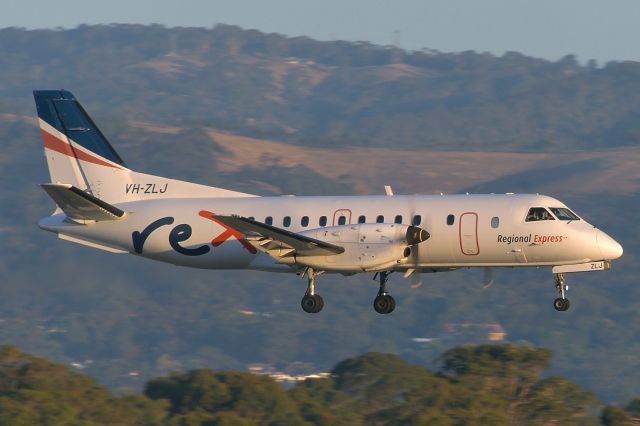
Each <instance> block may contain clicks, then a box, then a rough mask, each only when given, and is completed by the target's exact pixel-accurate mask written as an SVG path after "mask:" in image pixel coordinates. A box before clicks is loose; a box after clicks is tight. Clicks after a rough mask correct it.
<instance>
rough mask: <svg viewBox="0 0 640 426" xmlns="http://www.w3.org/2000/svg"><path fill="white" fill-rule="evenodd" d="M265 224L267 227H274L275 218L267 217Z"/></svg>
mask: <svg viewBox="0 0 640 426" xmlns="http://www.w3.org/2000/svg"><path fill="white" fill-rule="evenodd" d="M264 223H266V224H267V225H273V218H272V217H271V216H267V217H266V218H265V219H264Z"/></svg>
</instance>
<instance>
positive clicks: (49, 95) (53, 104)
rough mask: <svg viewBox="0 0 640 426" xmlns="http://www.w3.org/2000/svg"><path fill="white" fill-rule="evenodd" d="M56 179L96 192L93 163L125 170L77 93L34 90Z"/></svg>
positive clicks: (43, 139)
mask: <svg viewBox="0 0 640 426" xmlns="http://www.w3.org/2000/svg"><path fill="white" fill-rule="evenodd" d="M33 95H34V98H35V101H36V108H37V110H38V123H39V125H40V132H41V134H42V141H43V142H44V150H45V156H46V158H47V165H48V166H49V175H50V176H51V182H53V183H66V184H71V185H73V186H75V187H78V188H81V189H83V190H85V191H87V192H92V189H91V182H90V178H89V174H90V172H91V171H90V170H89V168H90V165H94V166H100V167H106V168H110V169H114V170H125V169H126V167H125V165H124V162H123V161H122V159H121V158H120V156H119V155H118V154H117V153H116V151H115V150H114V149H113V147H112V146H111V145H110V144H109V142H108V141H107V139H106V138H105V137H104V135H103V134H102V133H101V132H100V130H99V129H98V127H97V126H96V125H95V123H94V122H93V121H92V120H91V118H90V117H89V115H88V114H87V113H86V112H85V111H84V109H83V108H82V106H81V105H80V103H78V101H76V99H75V97H74V96H73V95H72V94H71V93H70V92H67V91H64V90H37V91H34V92H33Z"/></svg>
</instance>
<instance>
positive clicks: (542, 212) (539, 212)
mask: <svg viewBox="0 0 640 426" xmlns="http://www.w3.org/2000/svg"><path fill="white" fill-rule="evenodd" d="M540 220H555V218H554V217H553V216H551V213H549V211H548V210H547V209H545V208H544V207H531V208H530V209H529V212H528V213H527V219H526V222H537V221H540Z"/></svg>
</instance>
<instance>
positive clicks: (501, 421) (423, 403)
mask: <svg viewBox="0 0 640 426" xmlns="http://www.w3.org/2000/svg"><path fill="white" fill-rule="evenodd" d="M550 358H551V354H550V353H549V352H548V351H546V350H544V349H536V348H531V347H518V346H512V345H503V346H495V345H494V346H491V345H481V346H468V347H459V348H454V349H451V350H449V351H447V352H446V353H444V354H443V355H442V357H441V364H442V371H441V372H440V373H434V372H431V371H428V370H426V369H424V368H422V367H417V366H413V365H410V364H408V363H406V362H404V361H403V360H402V359H400V358H399V357H397V356H395V355H390V354H381V353H369V354H366V355H363V356H361V357H358V358H352V359H348V360H345V361H343V362H341V363H339V364H338V365H336V366H335V368H334V369H333V371H332V372H331V377H329V378H322V379H307V380H305V381H304V382H301V383H299V384H297V385H295V386H294V387H292V388H290V389H284V388H283V387H282V386H281V385H279V384H278V383H276V382H275V381H274V380H273V379H271V378H270V377H268V376H256V375H253V374H250V373H244V372H213V371H211V370H193V371H190V372H186V373H176V374H172V375H169V376H167V377H163V378H159V379H155V380H151V381H149V382H148V383H147V385H146V388H145V391H144V394H140V395H126V396H114V395H113V394H111V393H110V392H109V391H107V390H106V389H105V388H103V387H101V386H99V385H97V384H96V383H95V381H94V380H93V379H91V378H89V377H86V376H82V375H79V374H78V373H75V372H72V371H70V370H69V369H68V368H67V367H64V366H62V365H59V364H54V363H52V362H50V361H47V360H45V359H42V358H36V357H33V356H30V355H26V354H24V353H21V352H20V351H19V350H18V349H16V348H15V347H2V348H0V425H11V426H20V425H29V426H35V425H48V426H55V425H64V426H72V425H73V426H81V425H87V426H88V425H131V426H133V425H140V426H142V425H145V426H151V425H182V426H192V425H193V426H196V425H203V426H204V425H327V426H329V425H332V426H335V425H365V424H378V425H395V424H412V425H489V424H491V425H510V424H517V425H540V424H563V425H598V424H603V425H608V426H613V425H627V424H631V422H632V421H634V422H638V421H640V399H635V400H633V401H631V402H630V403H629V404H628V405H627V406H625V407H613V406H606V407H603V406H602V404H601V403H600V402H599V401H598V400H597V398H596V397H595V396H594V395H593V394H592V393H590V392H587V391H585V390H583V389H581V388H580V387H579V386H577V385H576V384H574V383H572V382H570V381H568V380H566V379H564V378H561V377H548V378H544V379H541V374H542V372H543V371H544V370H545V369H546V368H547V367H548V365H549V360H550Z"/></svg>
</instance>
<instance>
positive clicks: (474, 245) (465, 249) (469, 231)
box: [459, 212, 480, 256]
mask: <svg viewBox="0 0 640 426" xmlns="http://www.w3.org/2000/svg"><path fill="white" fill-rule="evenodd" d="M459 229H460V250H461V251H462V254H464V255H465V256H477V255H478V254H480V245H479V244H478V214H477V213H474V212H467V213H462V215H461V216H460V228H459Z"/></svg>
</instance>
